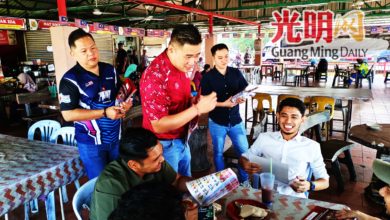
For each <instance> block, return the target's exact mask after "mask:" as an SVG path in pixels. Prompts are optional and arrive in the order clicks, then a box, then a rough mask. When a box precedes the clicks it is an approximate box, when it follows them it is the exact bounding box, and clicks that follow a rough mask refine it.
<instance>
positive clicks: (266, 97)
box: [252, 93, 276, 132]
mask: <svg viewBox="0 0 390 220" xmlns="http://www.w3.org/2000/svg"><path fill="white" fill-rule="evenodd" d="M254 100H256V101H257V106H256V108H254V104H253V101H254ZM263 101H266V102H268V106H269V107H268V108H264V106H263ZM252 106H253V111H254V112H257V113H260V119H261V118H262V116H264V117H265V123H264V131H265V132H267V124H272V130H273V131H275V130H276V126H275V111H274V110H273V108H272V98H271V95H270V94H267V93H256V95H255V96H254V97H253V98H252ZM268 115H272V122H271V123H268V117H267V116H268Z"/></svg>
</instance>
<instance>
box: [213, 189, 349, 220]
mask: <svg viewBox="0 0 390 220" xmlns="http://www.w3.org/2000/svg"><path fill="white" fill-rule="evenodd" d="M236 199H253V200H257V201H259V202H261V191H260V190H256V189H253V188H245V187H242V186H239V187H238V188H237V189H235V190H233V191H232V192H231V193H230V194H228V195H226V196H225V197H224V201H223V203H224V204H223V205H224V206H225V208H226V205H227V204H229V203H230V202H231V201H233V200H236ZM315 206H321V207H325V208H330V209H335V210H341V209H343V208H344V207H346V206H345V205H341V204H335V203H330V202H324V201H318V200H313V199H304V198H298V197H293V196H286V195H280V194H277V193H275V194H274V203H273V207H272V210H273V212H272V213H271V219H285V220H293V219H302V218H303V217H304V216H305V215H306V214H308V213H309V212H310V210H312V209H313V208H314V207H315ZM224 211H226V210H224ZM218 219H219V220H220V219H229V218H228V217H226V215H224V216H221V217H218Z"/></svg>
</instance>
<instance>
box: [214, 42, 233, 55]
mask: <svg viewBox="0 0 390 220" xmlns="http://www.w3.org/2000/svg"><path fill="white" fill-rule="evenodd" d="M223 49H226V50H228V51H229V48H228V46H226V44H216V45H214V46H213V47H212V48H211V55H213V56H214V55H215V53H216V52H217V50H223Z"/></svg>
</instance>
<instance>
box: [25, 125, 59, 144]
mask: <svg viewBox="0 0 390 220" xmlns="http://www.w3.org/2000/svg"><path fill="white" fill-rule="evenodd" d="M60 128H61V124H60V123H59V122H58V121H54V120H41V121H38V122H35V123H34V124H33V125H31V127H30V128H29V129H28V134H27V139H29V140H34V135H35V132H36V130H37V129H39V131H40V132H41V141H45V142H49V141H50V136H51V135H52V133H53V132H55V131H56V130H58V129H60Z"/></svg>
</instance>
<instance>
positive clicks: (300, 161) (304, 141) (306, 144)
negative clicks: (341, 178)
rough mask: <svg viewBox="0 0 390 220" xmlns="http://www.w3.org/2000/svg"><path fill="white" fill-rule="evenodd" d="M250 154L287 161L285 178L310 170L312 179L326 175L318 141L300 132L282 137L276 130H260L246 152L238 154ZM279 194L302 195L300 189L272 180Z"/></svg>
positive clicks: (306, 174) (248, 156) (282, 161)
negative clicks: (265, 131) (292, 136)
mask: <svg viewBox="0 0 390 220" xmlns="http://www.w3.org/2000/svg"><path fill="white" fill-rule="evenodd" d="M251 155H254V156H260V157H264V158H272V160H273V161H277V162H280V163H283V164H287V165H288V167H289V169H288V179H289V181H290V182H291V181H293V180H294V179H295V178H296V177H297V176H301V177H305V178H307V177H308V176H309V173H310V170H311V171H312V172H313V175H314V177H315V179H321V178H323V179H328V178H329V175H328V173H327V172H326V168H325V163H324V159H323V157H322V154H321V148H320V144H319V143H317V142H315V141H313V140H311V139H309V138H307V137H304V136H300V135H297V136H296V137H295V138H293V139H291V140H290V141H286V140H284V139H283V136H282V134H281V133H280V132H267V133H261V134H260V135H259V137H258V138H257V139H256V141H255V143H254V144H253V145H252V147H251V148H249V150H248V152H246V153H244V154H243V155H242V156H244V157H245V158H250V156H251ZM275 183H276V184H277V191H278V192H279V193H280V194H284V195H292V196H297V197H302V198H306V195H305V194H304V193H297V192H295V191H294V190H293V189H292V188H291V187H290V186H289V185H288V184H285V183H282V182H279V181H277V180H276V181H275Z"/></svg>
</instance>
